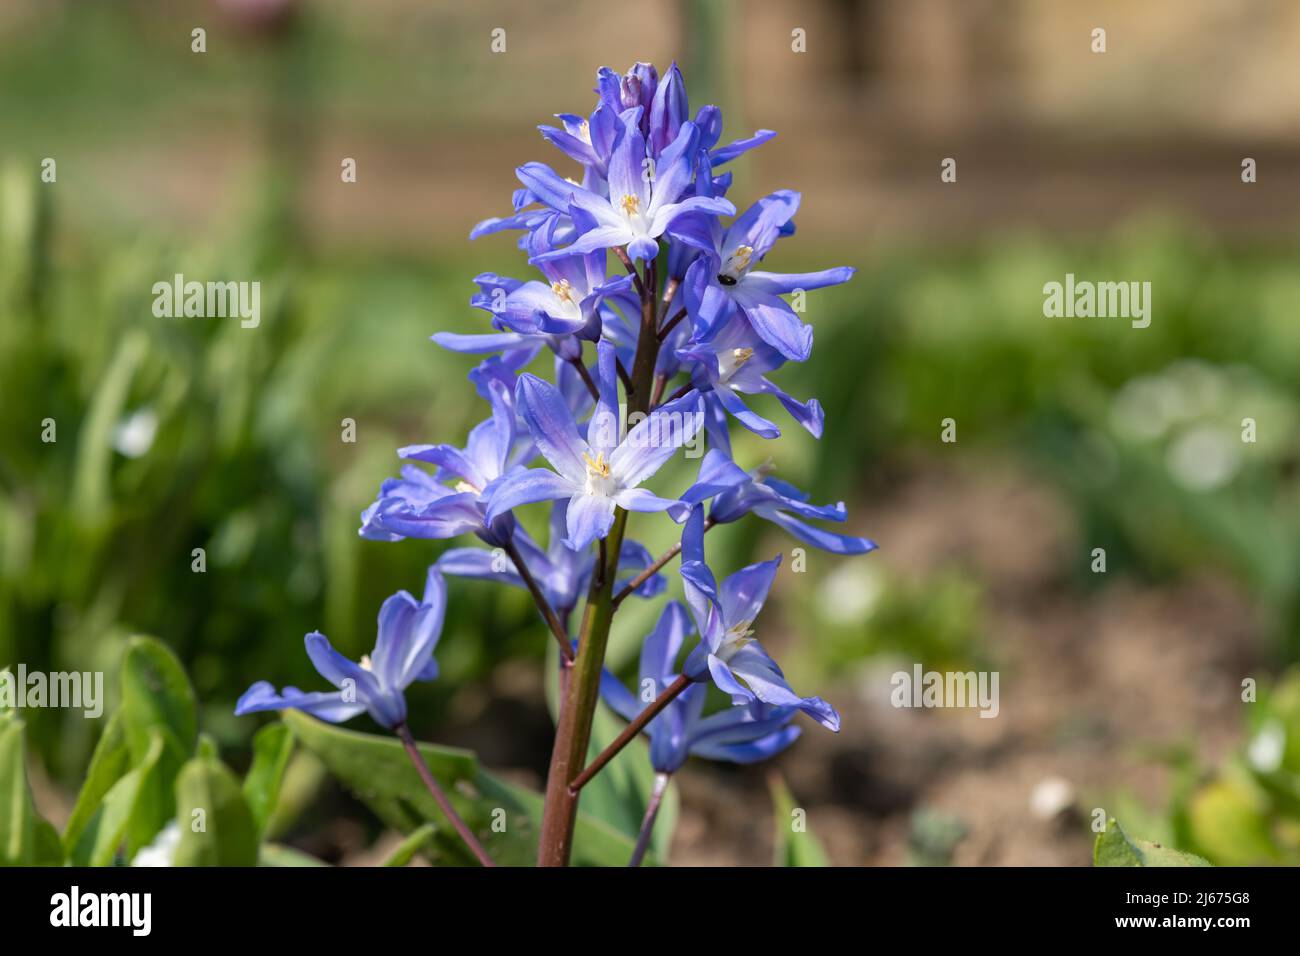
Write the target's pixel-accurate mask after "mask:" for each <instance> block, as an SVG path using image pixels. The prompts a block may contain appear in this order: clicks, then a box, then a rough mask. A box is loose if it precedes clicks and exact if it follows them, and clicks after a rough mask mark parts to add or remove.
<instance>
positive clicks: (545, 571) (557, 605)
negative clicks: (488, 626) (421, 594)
mask: <svg viewBox="0 0 1300 956" xmlns="http://www.w3.org/2000/svg"><path fill="white" fill-rule="evenodd" d="M565 510H566V503H565V502H563V501H557V502H556V503H555V504H554V505H553V506H552V508H551V537H550V540H549V542H548V544H547V547H546V550H545V551H543V550H542V549H541V548H540V547H539V546H538V545H537V544H536V542H534V541H533V539H532V538H531V537H530V536H529V535H528V532H526V531H525V530H524V529H523V528H522V527H520V528H519V529H518V530H516V531H515V538H514V543H515V546H516V547H517V548H518V549H519V553H520V555H521V556H522V557H523V559H524V562H525V564H527V566H528V570H529V573H531V574H532V576H533V578H534V579H536V581H537V583H538V585H539V586H540V587H541V589H542V593H543V594H545V595H546V600H547V602H548V603H549V604H550V605H551V607H552V608H554V609H555V611H556V613H557V614H559V616H560V620H561V621H564V620H565V619H566V618H567V616H568V615H569V614H570V613H571V612H572V611H573V609H574V608H575V607H576V606H577V604H578V601H579V600H581V599H582V596H583V594H584V593H586V590H587V585H588V584H589V583H590V581H591V572H592V570H593V569H594V568H595V566H596V553H595V551H593V550H592V549H590V548H587V549H586V550H583V551H574V550H573V549H572V548H570V547H568V546H567V545H565V543H564V539H565V537H566V534H567V532H566V528H565ZM653 563H654V556H653V555H651V554H650V552H649V551H647V550H646V548H645V546H644V545H641V544H638V543H637V542H635V541H632V540H630V539H626V538H625V539H624V540H623V547H622V550H621V551H620V552H619V562H618V570H619V573H620V574H622V573H627V574H628V575H635V574H636V573H637V572H638V571H641V570H643V569H645V568H647V567H649V566H650V565H651V564H653ZM435 567H437V568H438V569H439V570H440V571H442V573H443V574H452V575H456V576H457V577H465V578H478V579H480V580H484V581H501V582H504V583H505V584H509V585H512V586H514V587H517V588H523V587H525V584H524V581H523V578H521V577H520V576H519V572H518V571H517V570H516V568H515V565H514V562H513V561H511V560H510V558H509V556H508V555H506V554H504V553H503V552H494V551H489V550H486V549H484V548H451V549H449V550H448V551H445V552H443V554H442V556H441V557H439V558H438V560H437V562H436V564H435ZM625 584H626V581H620V582H619V583H618V584H617V585H616V586H615V589H616V590H621V589H622V588H623V587H624V585H625ZM666 587H667V584H666V582H665V581H664V578H663V575H660V574H654V575H651V576H650V578H648V579H647V580H646V582H645V583H644V584H642V585H641V586H640V587H639V588H637V589H636V591H634V592H633V593H634V594H636V595H637V596H638V597H643V598H652V597H656V596H658V595H660V594H662V593H663V592H664V589H665V588H666Z"/></svg>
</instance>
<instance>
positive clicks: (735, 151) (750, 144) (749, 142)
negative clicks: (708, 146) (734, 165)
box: [709, 129, 776, 166]
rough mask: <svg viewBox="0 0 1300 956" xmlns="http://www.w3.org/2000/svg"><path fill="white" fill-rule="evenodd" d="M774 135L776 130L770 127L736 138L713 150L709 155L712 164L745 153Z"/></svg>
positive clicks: (724, 161)
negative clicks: (742, 137)
mask: <svg viewBox="0 0 1300 956" xmlns="http://www.w3.org/2000/svg"><path fill="white" fill-rule="evenodd" d="M774 136H776V132H775V131H774V130H770V129H760V130H759V131H758V132H756V133H755V134H754V135H753V136H750V137H748V138H746V139H738V140H736V141H735V142H733V143H728V144H727V145H726V146H722V147H719V148H718V149H715V150H713V151H712V152H711V153H710V154H709V155H710V158H711V159H712V160H713V165H714V166H721V165H722V164H723V163H729V162H731V161H732V160H733V159H735V158H736V157H737V156H739V155H741V154H742V153H747V152H749V151H750V150H751V149H753V148H754V147H756V146H762V145H763V144H764V143H766V142H767V141H768V140H770V139H772V138H773V137H774Z"/></svg>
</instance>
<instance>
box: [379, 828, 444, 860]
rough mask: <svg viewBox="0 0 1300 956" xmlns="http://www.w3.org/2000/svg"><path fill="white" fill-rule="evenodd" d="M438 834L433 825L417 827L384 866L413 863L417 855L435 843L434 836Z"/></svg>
mask: <svg viewBox="0 0 1300 956" xmlns="http://www.w3.org/2000/svg"><path fill="white" fill-rule="evenodd" d="M437 832H438V831H437V829H436V828H435V827H434V825H433V824H432V823H426V824H424V825H422V826H419V827H416V828H415V829H414V830H412V831H411V835H410V836H408V837H407V838H406V839H405V840H403V841H402V842H401V843H400V844H399V845H398V847H397V849H396V850H394V851H393V852H392V854H391V855H390V856H389V857H388V859H387V860H385V861H384V866H406V864H408V863H410V862H411V859H412V858H413V857H414V856H415V854H417V853H419V852H420V851H421V850H423V849H424V848H425V847H427V846H430V845H431V844H432V843H433V838H434V835H435V834H436V833H437Z"/></svg>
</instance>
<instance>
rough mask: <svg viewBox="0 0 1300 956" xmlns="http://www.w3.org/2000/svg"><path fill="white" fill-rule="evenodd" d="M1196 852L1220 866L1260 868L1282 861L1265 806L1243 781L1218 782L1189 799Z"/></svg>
mask: <svg viewBox="0 0 1300 956" xmlns="http://www.w3.org/2000/svg"><path fill="white" fill-rule="evenodd" d="M1188 818H1189V821H1190V825H1191V831H1192V836H1193V838H1194V839H1195V841H1196V843H1195V846H1196V848H1197V849H1198V850H1201V851H1202V852H1203V853H1206V854H1208V855H1209V856H1210V857H1212V858H1213V859H1214V861H1215V862H1216V863H1218V864H1219V865H1220V866H1262V865H1268V864H1276V863H1279V862H1280V861H1281V854H1280V853H1279V851H1278V848H1277V846H1276V845H1275V843H1274V841H1273V837H1272V833H1271V828H1270V825H1269V819H1268V816H1267V810H1266V806H1265V802H1264V801H1262V800H1261V799H1260V795H1258V794H1257V793H1256V792H1255V791H1254V790H1253V788H1251V787H1249V786H1248V785H1247V784H1246V783H1244V782H1243V781H1237V780H1232V779H1219V780H1215V781H1214V782H1212V783H1210V784H1209V785H1208V786H1206V787H1205V788H1204V789H1202V790H1201V791H1199V792H1198V793H1197V794H1196V796H1195V797H1193V798H1192V801H1191V806H1190V807H1189V808H1188Z"/></svg>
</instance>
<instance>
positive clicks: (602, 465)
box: [582, 451, 609, 478]
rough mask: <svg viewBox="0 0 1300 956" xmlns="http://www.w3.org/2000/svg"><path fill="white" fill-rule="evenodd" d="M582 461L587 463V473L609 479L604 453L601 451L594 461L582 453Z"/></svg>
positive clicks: (607, 464) (607, 463)
mask: <svg viewBox="0 0 1300 956" xmlns="http://www.w3.org/2000/svg"><path fill="white" fill-rule="evenodd" d="M582 460H583V461H585V462H586V463H587V471H588V472H589V473H590V474H593V475H596V476H598V477H600V478H608V477H609V462H607V461H606V460H605V453H604V452H603V451H602V452H599V453H598V454H597V455H596V457H595V459H593V458H592V457H591V456H590V455H588V454H586V453H585V452H584V453H583V455H582Z"/></svg>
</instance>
